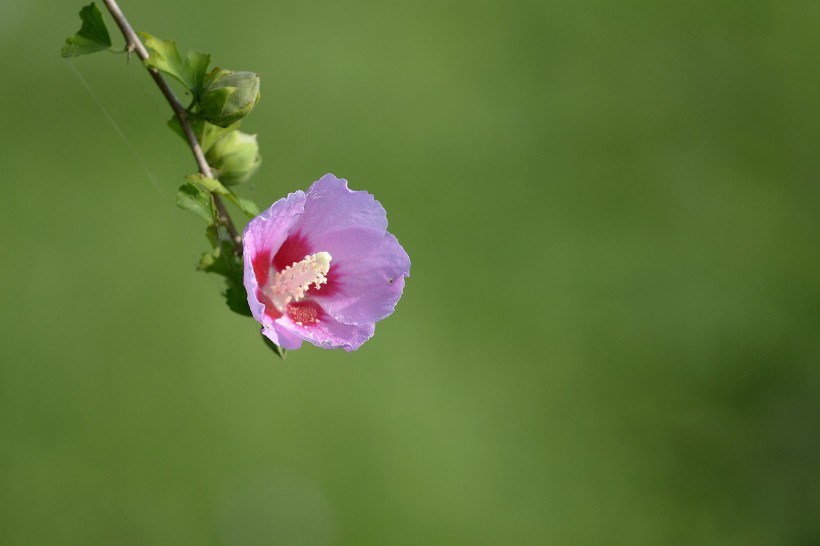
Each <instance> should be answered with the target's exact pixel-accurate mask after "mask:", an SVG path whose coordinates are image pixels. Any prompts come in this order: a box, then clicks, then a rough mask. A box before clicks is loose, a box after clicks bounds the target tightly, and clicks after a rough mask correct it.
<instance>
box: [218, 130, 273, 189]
mask: <svg viewBox="0 0 820 546" xmlns="http://www.w3.org/2000/svg"><path fill="white" fill-rule="evenodd" d="M205 157H206V158H207V159H208V163H209V164H210V165H211V167H213V168H214V169H215V170H216V173H214V176H215V177H216V178H218V179H219V180H220V181H221V182H222V183H223V184H225V185H226V186H234V185H236V184H241V183H242V182H245V181H246V180H247V179H248V178H250V177H251V175H253V173H255V172H256V170H257V169H258V168H259V164H260V163H262V157H261V156H260V155H259V144H257V142H256V135H249V134H246V133H243V132H241V131H230V132H229V133H227V134H226V135H224V136H222V138H220V139H219V140H217V141H216V142H215V143H214V144H213V145H211V147H210V149H209V150H208V152H207V154H206V155H205Z"/></svg>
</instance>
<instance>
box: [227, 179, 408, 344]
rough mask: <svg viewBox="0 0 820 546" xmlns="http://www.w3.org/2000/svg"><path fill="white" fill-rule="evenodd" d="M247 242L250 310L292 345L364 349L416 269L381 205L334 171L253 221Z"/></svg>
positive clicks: (266, 330)
mask: <svg viewBox="0 0 820 546" xmlns="http://www.w3.org/2000/svg"><path fill="white" fill-rule="evenodd" d="M243 248H244V264H245V279H244V280H245V289H246V291H247V293H248V305H249V306H250V308H251V313H252V314H253V317H254V318H255V319H256V320H257V321H259V323H260V324H262V333H263V334H264V335H265V336H267V337H268V339H270V340H271V341H272V342H273V343H275V344H276V345H278V346H280V347H282V348H285V349H298V348H299V347H300V346H301V345H302V341H308V342H310V343H312V344H314V345H316V346H318V347H322V348H325V349H337V348H343V349H345V350H346V351H354V350H356V349H358V348H359V347H360V346H361V345H362V344H363V343H364V342H365V341H367V340H368V339H370V337H371V336H372V335H373V332H374V331H375V328H376V326H375V324H376V322H377V321H379V320H381V319H383V318H385V317H387V316H388V315H390V313H392V312H393V309H394V308H395V306H396V303H397V302H398V301H399V298H401V295H402V291H403V289H404V278H405V277H408V276H409V275H410V258H409V257H408V256H407V253H406V252H405V251H404V249H403V248H402V246H401V245H400V244H399V242H398V240H396V238H395V237H394V236H393V235H392V234H390V233H388V232H387V214H386V213H385V211H384V208H383V207H382V206H381V204H380V203H379V202H378V201H376V199H375V198H374V197H373V196H372V195H370V194H369V193H367V192H365V191H352V190H350V189H348V187H347V180H344V179H339V178H336V177H335V176H333V175H332V174H327V175H325V176H323V177H322V178H320V179H319V180H317V181H316V182H314V183H313V185H312V186H311V187H310V188H309V189H308V191H307V193H305V192H302V191H297V192H294V193H291V194H289V195H288V196H287V197H285V198H282V199H280V200H279V201H277V202H276V203H274V204H273V206H271V207H270V208H269V209H268V210H266V211H265V212H263V213H262V214H260V215H259V216H257V217H256V218H254V219H253V220H251V221H250V223H249V224H248V226H247V227H246V228H245V233H244V236H243Z"/></svg>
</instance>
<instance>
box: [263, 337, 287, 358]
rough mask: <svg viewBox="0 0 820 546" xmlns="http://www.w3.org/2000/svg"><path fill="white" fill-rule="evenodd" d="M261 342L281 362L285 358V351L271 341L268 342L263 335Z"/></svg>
mask: <svg viewBox="0 0 820 546" xmlns="http://www.w3.org/2000/svg"><path fill="white" fill-rule="evenodd" d="M262 341H264V342H265V345H267V346H268V348H269V349H270V350H271V351H273V352H274V353H275V354H276V356H278V357H279V358H281V359H282V360H285V357H286V356H287V354H288V350H287V349H284V348H282V347H280V346H279V345H277V344H276V343H274V342H273V341H271V340H269V339H268V338H267V336H266V335H265V334H262Z"/></svg>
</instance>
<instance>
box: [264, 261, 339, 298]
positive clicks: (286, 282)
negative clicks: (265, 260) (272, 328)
mask: <svg viewBox="0 0 820 546" xmlns="http://www.w3.org/2000/svg"><path fill="white" fill-rule="evenodd" d="M332 259H333V258H332V257H331V256H330V254H329V253H327V252H317V253H316V254H311V255H309V256H305V259H304V260H302V261H300V262H294V263H292V264H291V265H289V266H288V267H286V268H285V269H283V270H282V271H280V272H278V273H276V274H275V275H274V276H273V279H271V282H270V285H269V287H268V290H267V292H268V294H269V295H270V299H271V301H272V302H273V304H274V305H275V306H276V308H277V309H278V310H279V311H280V312H284V311H285V307H286V306H287V305H288V304H289V303H290V302H292V301H299V300H301V299H302V298H304V297H305V292H307V291H308V290H309V289H310V285H313V286H315V287H316V289H317V290H319V289H320V288H321V287H322V285H323V284H325V283H327V272H328V271H330V260H332Z"/></svg>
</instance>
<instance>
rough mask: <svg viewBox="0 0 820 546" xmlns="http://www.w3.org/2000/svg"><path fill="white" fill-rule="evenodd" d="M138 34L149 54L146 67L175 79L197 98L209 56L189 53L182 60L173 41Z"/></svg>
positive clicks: (208, 62)
mask: <svg viewBox="0 0 820 546" xmlns="http://www.w3.org/2000/svg"><path fill="white" fill-rule="evenodd" d="M138 34H139V36H140V38H142V41H143V43H144V44H145V47H146V49H148V53H149V54H150V56H149V57H148V60H146V61H145V64H146V66H148V67H150V68H156V69H157V70H160V71H162V72H165V73H166V74H168V75H169V76H172V77H173V78H176V79H177V80H178V81H179V82H180V83H181V84H182V85H184V86H185V87H186V88H187V89H188V91H190V92H191V94H192V95H193V96H194V97H195V98H196V97H199V94H200V93H201V92H202V82H203V81H205V75H206V74H207V72H208V65H209V64H210V63H211V56H210V55H209V54H207V53H197V52H195V51H189V52H188V53H187V54H186V55H185V57H184V58H183V57H182V55H181V54H180V53H179V49H178V48H177V43H176V42H175V41H173V40H161V39H159V38H157V37H156V36H151V35H150V34H148V33H147V32H139V33H138Z"/></svg>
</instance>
